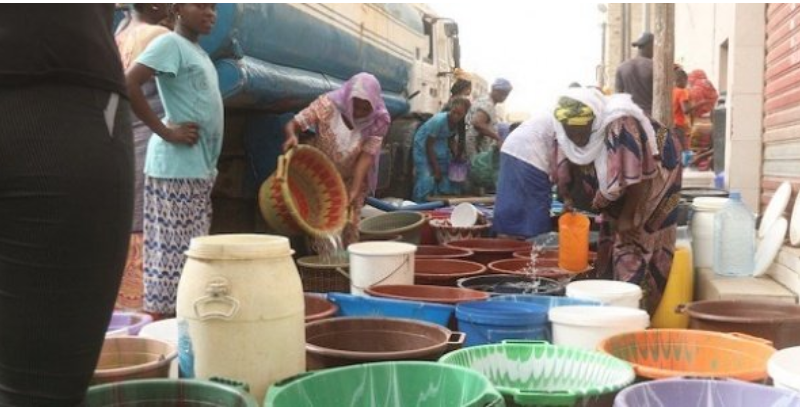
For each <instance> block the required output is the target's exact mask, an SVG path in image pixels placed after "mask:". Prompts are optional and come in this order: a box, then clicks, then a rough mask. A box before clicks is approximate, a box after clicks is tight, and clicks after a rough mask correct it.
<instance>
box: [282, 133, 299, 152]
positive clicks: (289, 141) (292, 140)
mask: <svg viewBox="0 0 800 412" xmlns="http://www.w3.org/2000/svg"><path fill="white" fill-rule="evenodd" d="M298 143H299V139H298V138H297V135H296V134H294V133H292V134H290V135H288V136H287V137H286V140H284V141H283V152H284V153H286V152H288V151H289V150H290V149H291V148H293V147H295V146H297V144H298Z"/></svg>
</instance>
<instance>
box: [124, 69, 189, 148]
mask: <svg viewBox="0 0 800 412" xmlns="http://www.w3.org/2000/svg"><path fill="white" fill-rule="evenodd" d="M153 76H155V71H154V70H153V69H151V68H149V67H147V66H145V65H143V64H139V63H136V64H134V65H133V66H132V67H131V68H130V69H129V70H128V73H127V74H126V75H125V80H126V82H127V86H128V96H130V100H131V108H132V109H133V112H134V113H136V116H138V117H139V119H140V120H141V121H142V122H144V124H146V125H147V127H149V128H150V130H152V131H153V133H155V134H157V135H159V136H161V138H162V139H164V140H166V141H168V142H170V143H181V144H186V145H190V146H191V145H194V144H195V143H197V139H198V138H199V136H200V135H199V133H198V126H197V124H195V123H182V124H179V125H165V124H164V123H162V122H161V119H159V118H158V115H156V113H155V112H154V111H153V109H152V108H151V107H150V105H149V104H148V103H147V99H146V98H145V97H144V93H143V92H142V85H143V84H145V83H147V82H148V81H150V80H151V79H152V78H153Z"/></svg>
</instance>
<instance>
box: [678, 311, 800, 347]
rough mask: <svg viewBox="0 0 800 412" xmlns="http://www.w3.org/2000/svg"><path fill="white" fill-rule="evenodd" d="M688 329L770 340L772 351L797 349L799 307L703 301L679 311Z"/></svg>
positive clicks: (799, 324) (798, 339)
mask: <svg viewBox="0 0 800 412" xmlns="http://www.w3.org/2000/svg"><path fill="white" fill-rule="evenodd" d="M680 310H682V311H684V312H685V313H686V314H688V315H689V329H695V330H707V331H713V332H728V333H731V332H739V333H744V334H747V335H751V336H756V337H759V338H762V339H766V340H769V341H772V343H773V345H775V348H776V349H784V348H789V347H793V346H800V306H798V305H795V304H787V303H770V302H760V301H743V300H707V301H700V302H694V303H690V304H688V305H687V306H686V307H685V308H680Z"/></svg>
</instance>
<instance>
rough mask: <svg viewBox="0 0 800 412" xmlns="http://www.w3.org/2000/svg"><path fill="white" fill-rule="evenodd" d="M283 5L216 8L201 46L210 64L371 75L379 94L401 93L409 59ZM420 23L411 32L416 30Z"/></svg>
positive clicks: (403, 13)
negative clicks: (245, 60) (246, 61)
mask: <svg viewBox="0 0 800 412" xmlns="http://www.w3.org/2000/svg"><path fill="white" fill-rule="evenodd" d="M301 7H302V6H295V5H290V4H285V3H240V4H219V5H218V6H217V24H216V26H215V27H214V30H213V32H212V33H211V34H210V35H208V36H203V37H202V38H201V41H200V43H201V45H202V46H203V48H204V49H205V50H206V51H207V52H208V53H209V54H210V55H211V57H212V58H213V59H215V60H217V59H220V58H226V57H231V58H241V57H243V56H249V57H254V58H256V59H258V60H261V61H264V62H268V63H273V64H277V65H281V66H287V67H292V68H298V69H303V70H307V71H311V72H317V73H321V74H324V75H328V76H332V77H335V78H338V79H348V78H350V77H351V76H352V75H354V74H356V73H358V72H362V71H365V72H369V73H372V74H374V75H375V76H376V77H377V78H378V80H380V82H381V86H382V87H383V89H384V90H387V91H391V92H395V93H400V92H402V91H403V90H404V89H405V88H406V85H407V83H408V79H409V76H410V73H411V68H412V63H413V62H412V61H411V60H410V59H408V60H407V59H403V58H401V57H399V56H397V55H396V54H391V53H389V52H388V51H386V50H385V49H381V48H379V47H377V46H376V45H374V44H373V43H370V42H367V41H364V40H363V39H362V38H359V37H357V36H356V35H354V34H351V33H349V32H347V31H345V30H343V29H341V28H338V27H336V26H334V25H333V24H330V23H327V22H324V21H322V20H320V19H318V18H316V17H314V16H312V15H310V14H308V13H307V12H305V11H304V10H302V9H301ZM384 8H385V9H386V11H387V12H389V13H390V14H392V15H395V16H397V17H398V18H401V19H402V20H401V21H407V23H406V24H407V25H408V24H411V22H412V21H413V20H414V19H413V16H414V15H415V14H416V15H417V16H419V14H418V13H417V12H416V10H414V9H413V8H411V6H409V5H393V6H392V7H390V8H386V7H384ZM421 26H422V19H421V17H419V22H418V23H417V24H415V25H414V26H413V27H412V29H415V30H419V29H421Z"/></svg>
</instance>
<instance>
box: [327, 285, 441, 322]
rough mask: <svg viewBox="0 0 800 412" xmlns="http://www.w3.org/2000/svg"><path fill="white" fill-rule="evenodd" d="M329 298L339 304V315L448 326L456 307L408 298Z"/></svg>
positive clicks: (340, 294) (352, 296)
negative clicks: (414, 321)
mask: <svg viewBox="0 0 800 412" xmlns="http://www.w3.org/2000/svg"><path fill="white" fill-rule="evenodd" d="M328 299H329V300H330V301H331V302H333V303H335V304H336V305H337V306H339V312H338V315H339V316H373V317H385V318H401V319H415V320H421V321H425V322H431V323H435V324H437V325H440V326H445V327H447V325H448V323H449V322H450V318H451V317H452V316H453V312H454V310H455V308H454V307H453V306H452V305H443V304H438V303H425V302H414V301H408V300H398V299H386V298H374V297H368V296H354V295H347V294H344V293H329V294H328Z"/></svg>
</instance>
